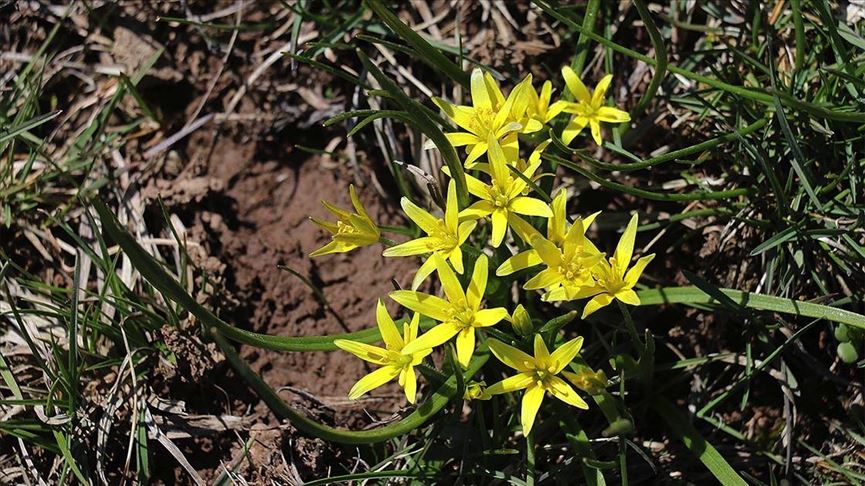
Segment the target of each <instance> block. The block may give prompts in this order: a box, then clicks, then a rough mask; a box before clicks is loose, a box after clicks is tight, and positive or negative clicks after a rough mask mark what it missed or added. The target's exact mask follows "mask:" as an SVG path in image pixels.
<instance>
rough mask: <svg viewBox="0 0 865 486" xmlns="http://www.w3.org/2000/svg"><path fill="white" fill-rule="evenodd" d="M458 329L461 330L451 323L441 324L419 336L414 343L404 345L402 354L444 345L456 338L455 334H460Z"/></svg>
mask: <svg viewBox="0 0 865 486" xmlns="http://www.w3.org/2000/svg"><path fill="white" fill-rule="evenodd" d="M460 329H461V328H460V327H458V326H457V325H456V324H455V323H453V322H443V323H441V324H439V325H438V326H435V327H433V328H432V329H430V330H429V331H427V332H425V333H423V334H421V335H420V336H418V338H417V339H415V340H414V341H412V342H410V343H408V344H406V346H405V347H404V348H402V353H403V354H414V353H417V352H419V351H423V350H426V349H432V348H434V347H436V346H440V345H442V344H444V343H446V342H447V341H448V340H449V339H450V338H452V337H454V336H456V335H457V333H458V332H460Z"/></svg>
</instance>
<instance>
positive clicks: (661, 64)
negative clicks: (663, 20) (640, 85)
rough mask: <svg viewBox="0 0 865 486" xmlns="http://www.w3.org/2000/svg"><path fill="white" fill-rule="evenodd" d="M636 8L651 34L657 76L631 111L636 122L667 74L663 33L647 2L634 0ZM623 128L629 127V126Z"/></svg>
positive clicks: (653, 76)
mask: <svg viewBox="0 0 865 486" xmlns="http://www.w3.org/2000/svg"><path fill="white" fill-rule="evenodd" d="M634 6H635V7H637V13H639V14H640V19H642V21H643V24H644V25H645V26H646V30H647V31H648V32H649V39H650V40H651V41H652V48H653V49H654V50H655V74H653V75H652V80H651V81H650V82H649V86H648V87H647V88H646V92H645V93H644V94H643V96H641V97H640V101H639V102H638V103H637V106H636V107H635V108H634V109H633V110H632V111H631V119H634V120H635V119H636V118H637V117H639V116H640V115H642V114H643V112H644V111H645V110H646V107H647V106H649V103H650V102H651V101H652V98H654V97H655V93H657V92H658V88H660V87H661V82H662V81H663V80H664V76H666V74H667V48H666V46H665V45H664V39H663V38H662V37H661V33H660V32H658V27H657V26H656V25H655V21H654V20H652V14H650V13H649V9H648V8H646V2H644V1H643V0H634ZM623 126H625V127H627V126H628V125H623Z"/></svg>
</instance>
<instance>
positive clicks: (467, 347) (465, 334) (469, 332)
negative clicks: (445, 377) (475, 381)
mask: <svg viewBox="0 0 865 486" xmlns="http://www.w3.org/2000/svg"><path fill="white" fill-rule="evenodd" d="M474 352H475V330H474V328H471V327H467V328H465V329H463V330H462V331H460V332H459V334H457V361H459V363H460V364H461V365H462V366H463V368H466V367H468V365H469V361H471V359H472V354H474Z"/></svg>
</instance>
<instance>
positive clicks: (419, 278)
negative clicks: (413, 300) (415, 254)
mask: <svg viewBox="0 0 865 486" xmlns="http://www.w3.org/2000/svg"><path fill="white" fill-rule="evenodd" d="M435 269H436V264H435V261H434V260H433V259H432V258H427V259H426V261H425V262H423V265H421V266H420V268H418V269H417V273H415V274H414V279H412V281H411V289H412V290H417V289H419V288H420V286H421V284H422V283H423V281H424V280H426V278H427V277H429V276H430V274H432V273H433V272H434V271H435Z"/></svg>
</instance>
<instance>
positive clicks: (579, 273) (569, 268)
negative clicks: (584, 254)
mask: <svg viewBox="0 0 865 486" xmlns="http://www.w3.org/2000/svg"><path fill="white" fill-rule="evenodd" d="M558 270H559V273H560V274H561V275H562V276H563V277H565V280H570V281H574V280H583V279H585V278H586V277H587V276H588V275H587V273H588V271H589V269H588V268H586V267H585V266H584V265H583V264H582V262H581V261H580V259H579V258H569V259H567V260H562V263H561V265H559V268H558Z"/></svg>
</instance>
